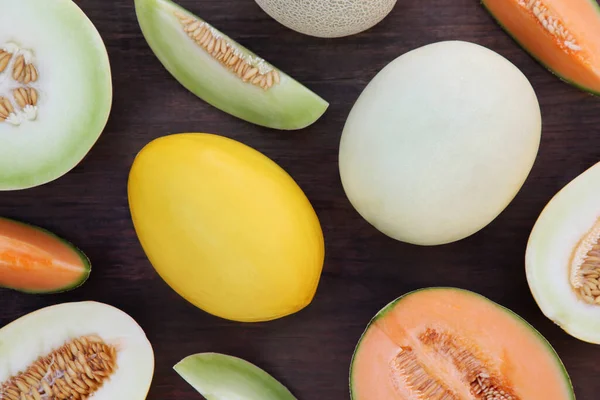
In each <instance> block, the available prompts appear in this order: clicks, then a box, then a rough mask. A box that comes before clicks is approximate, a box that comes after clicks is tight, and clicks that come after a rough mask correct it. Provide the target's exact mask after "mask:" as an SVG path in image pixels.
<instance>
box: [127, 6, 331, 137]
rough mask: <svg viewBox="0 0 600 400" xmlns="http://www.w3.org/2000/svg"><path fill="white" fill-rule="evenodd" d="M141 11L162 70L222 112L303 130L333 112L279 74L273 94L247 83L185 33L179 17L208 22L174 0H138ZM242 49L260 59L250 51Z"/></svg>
mask: <svg viewBox="0 0 600 400" xmlns="http://www.w3.org/2000/svg"><path fill="white" fill-rule="evenodd" d="M135 6H136V14H137V17H138V22H139V25H140V28H141V30H142V33H143V35H144V37H145V39H146V41H147V42H148V45H149V46H150V48H151V50H152V51H153V52H154V54H155V55H156V57H157V58H158V59H159V61H160V62H161V63H162V65H163V66H164V67H165V68H166V69H167V71H168V72H169V73H170V74H171V75H172V76H173V77H174V78H175V79H176V80H177V81H178V82H179V83H180V84H181V85H182V86H184V87H185V88H186V89H187V90H189V91H190V92H192V93H193V94H195V95H196V96H197V97H199V98H201V99H203V100H204V101H206V102H207V103H209V104H211V105H212V106H214V107H216V108H217V109H220V110H221V111H223V112H226V113H228V114H231V115H233V116H235V117H237V118H240V119H242V120H245V121H248V122H251V123H253V124H256V125H260V126H264V127H268V128H273V129H279V130H298V129H303V128H306V127H307V126H310V125H312V124H313V123H315V122H316V121H317V120H318V119H319V118H320V117H321V116H322V115H323V114H324V113H325V111H326V110H327V108H328V107H329V103H327V102H326V101H325V100H323V99H322V98H321V97H319V96H318V95H317V94H315V93H314V92H312V91H311V90H309V89H308V88H306V87H305V86H303V85H302V84H300V83H299V82H297V81H296V80H294V79H293V78H291V77H289V76H288V75H286V74H285V73H283V72H281V71H279V70H277V71H279V72H280V75H281V83H280V84H276V85H274V86H273V87H272V88H271V89H269V90H268V91H264V90H263V89H261V88H260V87H257V86H255V85H252V84H250V83H244V82H243V81H242V80H241V79H239V78H238V76H237V75H235V74H234V73H232V72H231V71H229V70H227V69H226V68H225V67H223V66H222V65H221V64H220V63H219V62H218V61H216V60H214V59H213V58H212V56H210V55H209V54H208V53H207V52H206V51H205V50H204V49H203V48H201V47H200V46H199V45H198V44H196V43H195V42H194V41H193V40H192V39H190V38H189V37H188V36H187V35H186V34H185V32H184V31H183V26H182V25H181V23H180V22H179V20H178V19H177V17H176V16H175V15H174V13H175V12H179V13H182V14H184V15H188V16H190V17H192V18H195V19H197V20H199V21H203V20H202V19H201V18H199V17H198V16H196V15H194V14H192V13H190V12H189V11H188V10H186V9H184V8H182V7H180V6H179V5H177V4H175V3H173V2H171V1H170V0H135ZM203 22H204V21H203ZM215 30H216V29H215ZM219 34H221V35H222V36H223V37H225V38H226V39H228V40H229V41H230V42H231V43H236V42H235V41H234V40H232V39H231V38H229V37H228V36H227V35H224V34H223V33H221V32H219ZM236 45H237V47H238V48H239V49H240V51H243V52H245V53H247V54H248V55H251V56H252V57H256V55H255V54H254V53H252V52H251V51H250V50H248V49H247V48H245V47H244V46H241V45H240V44H238V43H236Z"/></svg>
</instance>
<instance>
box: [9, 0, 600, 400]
mask: <svg viewBox="0 0 600 400" xmlns="http://www.w3.org/2000/svg"><path fill="white" fill-rule="evenodd" d="M78 4H80V6H81V7H82V8H83V10H84V11H85V12H86V13H87V14H88V16H89V17H90V19H91V20H92V21H93V22H94V23H95V24H96V26H97V27H98V29H99V31H100V33H101V34H102V36H103V37H104V39H105V41H106V45H107V47H108V51H109V54H110V59H111V62H112V69H113V78H114V88H115V92H114V104H113V111H112V115H111V118H110V121H109V124H108V126H107V128H106V130H105V132H104V134H103V136H102V138H101V139H100V141H99V142H98V143H97V145H96V146H95V147H94V148H93V150H92V151H91V152H90V154H89V155H88V157H87V158H86V159H85V160H84V161H83V162H82V163H81V164H80V165H79V166H78V167H77V168H75V169H74V170H73V171H72V172H71V173H69V174H68V175H66V176H65V177H63V178H61V179H60V180H58V181H55V182H53V183H51V184H48V185H45V186H43V187H39V188H36V189H31V190H26V191H21V192H10V193H1V194H0V215H3V216H7V217H12V218H16V219H21V220H24V221H27V222H31V223H34V224H37V225H41V226H43V227H45V228H48V229H50V230H52V231H54V232H56V233H57V234H59V235H61V236H64V237H65V238H68V239H70V240H71V241H73V242H75V243H76V244H77V245H78V246H80V247H81V248H82V249H83V250H84V251H85V252H86V253H87V254H88V255H89V256H90V258H91V259H92V262H93V265H94V270H93V274H92V277H91V279H90V281H89V282H88V283H87V284H86V285H85V286H84V287H83V288H81V289H79V290H76V291H74V292H71V293H68V294H63V295H57V296H30V295H24V294H19V293H15V292H12V291H1V292H0V293H1V299H2V303H1V306H0V325H4V324H6V323H8V322H10V321H12V320H14V319H16V318H18V317H20V316H22V315H24V314H26V313H28V312H31V311H34V310H36V309H38V308H40V307H43V306H48V305H52V304H56V303H61V302H66V301H79V300H98V301H103V302H107V303H109V304H112V305H115V306H117V307H120V308H122V309H123V310H124V311H126V312H128V313H130V314H131V315H132V316H133V317H134V318H135V319H137V320H138V321H139V323H140V324H141V325H142V326H143V328H144V329H145V330H146V332H147V334H148V336H149V338H150V340H151V341H152V343H153V345H154V348H155V352H156V375H155V378H154V383H153V386H152V389H151V392H150V395H149V399H151V400H152V399H154V400H163V399H178V400H187V399H190V400H191V399H199V396H198V394H197V393H196V392H195V391H194V390H193V389H192V388H191V387H189V386H188V385H187V384H186V383H185V382H184V381H183V380H182V379H180V378H179V377H178V376H177V375H176V374H175V372H174V371H173V370H172V366H173V365H174V364H175V363H176V362H177V361H179V360H180V359H181V358H183V357H185V356H187V355H189V354H192V353H197V352H205V351H215V352H223V353H227V354H231V355H235V356H238V357H243V358H245V359H247V360H249V361H251V362H254V363H256V364H258V365H260V366H261V367H263V368H265V369H266V370H268V371H269V372H271V373H272V374H273V375H274V376H275V377H277V378H278V379H280V380H281V381H282V382H283V383H285V384H286V385H288V386H289V388H290V389H291V390H292V391H293V392H294V393H295V394H296V395H297V396H298V398H299V399H327V400H343V399H347V398H349V394H348V367H349V362H350V358H351V356H352V352H353V349H354V346H355V344H356V342H357V340H358V338H359V336H360V334H361V333H362V331H363V329H364V327H365V325H366V324H367V322H368V321H369V319H370V318H371V317H372V316H373V315H374V314H375V313H376V312H377V311H378V310H379V309H380V308H381V307H383V306H384V305H385V304H387V303H388V302H389V301H391V300H392V299H394V298H396V297H398V296H399V295H402V294H404V293H406V292H407V291H410V290H413V289H416V288H420V287H425V286H437V285H450V286H458V287H462V288H466V289H470V290H474V291H477V292H479V293H481V294H483V295H485V296H488V297H490V298H491V299H492V300H495V301H497V302H499V303H501V304H503V305H505V306H507V307H509V308H511V309H513V310H514V311H516V312H517V313H519V314H520V315H521V316H523V317H524V318H526V319H527V320H528V321H529V322H530V323H532V324H533V325H534V326H535V327H537V328H538V329H539V330H540V331H541V332H542V333H543V334H544V335H545V336H546V337H547V338H548V339H549V340H550V342H551V343H552V345H554V346H555V348H556V350H557V351H558V353H559V354H560V356H561V357H562V359H563V360H564V362H565V364H566V367H567V368H568V370H569V372H570V374H571V377H572V379H573V382H574V385H575V389H576V393H577V395H578V398H580V399H584V400H585V399H595V398H598V395H597V393H599V391H600V381H599V380H598V379H597V376H598V374H599V373H600V364H598V363H597V360H598V359H599V358H600V347H598V346H594V345H590V344H585V343H583V342H579V341H577V340H575V339H573V338H571V337H569V336H568V335H566V334H565V333H564V332H562V331H561V330H560V329H559V328H558V327H556V326H554V325H553V324H552V323H551V322H550V321H548V320H547V319H546V318H545V317H544V316H543V315H542V314H541V312H540V311H539V309H538V307H537V306H536V304H535V303H534V301H533V298H532V296H531V295H530V292H529V289H528V286H527V282H526V280H525V273H524V262H523V260H524V253H525V245H526V241H527V238H528V235H529V232H530V230H531V228H532V227H533V224H534V222H535V220H536V218H537V216H538V214H539V212H540V211H541V210H542V208H543V207H544V205H545V204H546V202H547V201H548V200H549V199H550V198H551V197H552V196H553V195H554V193H555V192H556V191H557V190H559V189H560V188H561V187H562V186H563V185H565V184H566V183H567V182H569V181H570V180H571V179H572V178H574V177H575V176H577V175H578V174H579V173H581V172H583V171H584V170H585V169H587V168H588V167H590V166H591V165H592V164H594V163H595V162H597V161H598V160H600V128H598V127H599V126H600V113H599V112H598V109H599V107H600V99H598V98H593V97H591V96H589V95H587V94H585V93H583V92H580V91H578V90H577V89H574V88H572V87H570V86H568V85H566V84H563V83H562V82H560V81H559V80H558V79H556V78H555V77H554V76H552V75H551V74H550V73H548V72H547V71H546V70H545V69H544V68H542V67H541V66H540V65H539V64H537V63H536V62H535V61H534V60H532V59H531V58H530V57H529V56H528V55H527V54H526V53H525V52H524V51H523V50H521V49H520V48H519V47H518V46H517V45H516V44H515V42H513V41H512V40H511V39H510V38H509V37H508V36H507V35H506V34H505V33H504V32H503V31H502V30H501V29H500V28H499V27H498V26H497V25H496V24H495V22H494V21H493V20H492V19H491V17H490V16H489V15H488V14H487V13H486V11H485V10H484V9H483V8H482V7H481V6H480V5H479V3H478V2H477V1H476V0H427V1H416V0H399V2H398V5H397V6H396V8H395V10H394V11H393V12H392V14H391V15H390V16H389V17H388V18H387V19H385V20H384V21H383V22H382V23H381V24H379V25H378V26H377V27H375V28H373V29H371V30H369V31H368V32H365V33H362V34H359V35H356V36H353V37H348V38H342V39H332V40H327V39H317V38H311V37H308V36H303V35H301V34H298V33H295V32H293V31H290V30H288V29H286V28H284V27H282V26H280V25H279V24H278V23H277V22H275V21H273V20H272V19H270V18H269V17H268V16H267V15H266V14H265V13H263V12H262V11H261V10H260V8H259V7H258V6H257V5H256V4H255V3H254V1H252V0H181V1H180V4H182V5H183V6H185V7H188V8H189V9H190V10H192V11H194V12H196V13H197V14H198V15H200V16H202V17H203V18H205V19H207V20H208V21H209V22H211V23H213V24H214V25H215V26H216V27H218V28H220V29H222V30H223V31H224V32H227V33H228V34H229V35H230V36H231V37H233V38H236V39H238V40H239V42H240V43H242V44H244V45H246V46H248V47H249V48H251V49H253V50H254V51H255V52H257V53H258V54H261V55H262V56H263V57H265V58H267V59H268V60H270V61H271V62H272V63H274V64H275V65H277V66H279V67H280V68H281V69H283V70H284V71H286V72H287V73H289V74H290V75H292V76H294V77H295V78H297V79H298V80H299V81H301V82H303V83H305V84H306V85H307V86H309V87H310V88H311V89H313V90H315V91H316V92H317V93H319V94H321V95H322V96H323V97H324V98H326V99H327V100H329V101H330V102H331V108H330V109H329V111H328V112H327V114H326V115H325V116H324V117H323V118H322V119H321V120H320V121H318V122H317V123H316V124H315V125H313V126H312V127H310V128H308V129H305V130H303V131H300V132H294V133H285V132H277V131H272V130H268V129H263V128H260V127H257V126H253V125H250V124H247V123H245V122H244V121H240V120H237V119H235V118H233V117H231V116H229V115H227V114H224V113H222V112H220V111H218V110H216V109H214V108H212V107H211V106H209V105H207V104H206V103H204V102H203V101H201V100H199V99H197V98H196V97H195V96H193V95H192V94H191V93H189V92H187V91H186V90H185V89H184V88H183V87H181V86H180V85H179V84H178V83H177V82H176V81H175V80H174V79H173V78H172V77H171V76H170V75H169V74H168V73H167V72H166V70H165V69H164V68H163V67H162V66H161V65H160V63H159V62H158V60H157V59H156V58H155V57H154V55H153V54H152V53H151V51H150V49H149V47H148V46H147V44H146V42H145V41H144V39H143V37H142V34H141V32H140V29H139V27H138V24H137V21H136V17H135V11H134V6H133V1H132V0H112V1H102V0H81V1H79V2H78ZM449 39H460V40H467V41H472V42H475V43H479V44H481V45H484V46H487V47H489V48H491V49H493V50H495V51H497V52H498V53H500V54H502V55H503V56H505V57H507V58H508V59H509V60H510V61H512V62H513V63H514V64H515V65H517V66H518V67H519V68H520V69H521V70H522V71H523V72H524V73H525V74H526V75H527V77H528V78H529V79H530V80H531V82H532V83H533V85H534V88H535V90H536V92H537V94H538V95H539V99H540V103H541V106H542V112H543V118H544V123H543V140H542V146H541V149H540V153H539V157H538V159H537V161H536V164H535V166H534V169H533V171H532V173H531V175H530V177H529V179H528V180H527V182H526V185H525V186H524V188H523V190H522V191H521V192H520V193H519V195H518V196H517V198H516V199H515V200H514V202H513V203H512V204H511V205H510V206H509V207H508V208H507V209H506V211H505V212H504V213H502V214H501V215H500V216H499V217H498V218H497V219H496V220H495V221H494V222H493V223H492V224H491V225H489V226H488V227H487V228H485V229H484V230H483V231H481V232H479V233H478V234H476V235H474V236H472V237H470V238H468V239H465V240H463V241H461V242H458V243H454V244H451V245H445V246H440V247H433V248H421V247H417V246H411V245H406V244H402V243H398V242H395V241H393V240H391V239H388V238H386V237H385V236H383V235H382V234H380V233H378V232H377V231H375V230H374V228H372V227H371V226H369V225H368V224H367V223H366V222H365V221H363V220H362V219H361V218H360V217H359V215H358V214H357V213H356V212H355V211H354V210H353V209H352V207H351V205H350V203H349V202H348V201H347V199H346V197H345V195H344V192H343V190H342V186H341V183H340V179H339V174H338V167H337V150H338V144H339V139H340V135H341V132H342V128H343V125H344V121H345V118H346V116H347V115H348V113H349V111H350V108H351V107H352V104H353V103H354V101H355V100H356V98H357V96H358V95H359V94H360V93H361V91H362V90H363V88H364V87H365V85H366V84H367V83H368V82H369V80H370V79H371V78H373V76H374V75H375V74H376V73H377V72H378V71H379V70H380V69H381V68H383V67H384V66H385V65H386V64H387V63H388V62H390V61H392V60H393V59H395V58H396V57H398V56H400V55H401V54H403V53H405V52H406V51H408V50H411V49H413V48H415V47H418V46H422V45H425V44H429V43H431V42H435V41H440V40H449ZM185 131H200V132H210V133H217V134H221V135H225V136H228V137H232V138H234V139H237V140H240V141H242V142H244V143H246V144H248V145H250V146H252V147H254V148H256V149H258V150H260V151H262V152H263V153H265V154H266V155H267V156H269V157H271V158H273V159H274V160H275V161H276V162H278V163H279V164H280V165H281V166H282V167H283V168H285V169H286V170H287V171H289V173H290V174H291V175H292V176H293V177H294V178H295V179H296V181H297V182H298V183H299V184H300V186H301V187H302V188H303V189H304V190H305V192H306V194H307V195H308V197H309V198H310V200H311V201H312V203H313V204H314V206H315V208H316V210H317V212H318V215H319V217H320V218H321V221H322V224H323V229H324V232H325V237H326V245H327V259H326V265H325V270H324V273H323V278H322V282H321V285H320V288H319V291H318V294H317V296H316V298H315V300H314V303H313V304H312V305H311V306H310V307H309V308H307V309H306V310H304V311H302V312H300V313H299V314H296V315H294V316H291V317H288V318H285V319H282V320H278V321H274V322H270V323H261V324H254V325H244V324H239V323H233V322H227V321H223V320H220V319H217V318H214V317H211V316H209V315H207V314H205V313H203V312H202V311H199V310H197V309H195V308H194V307H193V306H191V305H189V304H188V303H186V302H185V301H184V300H183V299H181V298H180V297H179V296H177V295H176V294H175V293H174V292H172V291H171V290H170V289H169V288H168V287H167V286H166V285H165V284H164V283H163V282H162V280H161V279H160V278H159V277H158V275H157V274H156V273H155V272H154V270H153V268H152V267H151V265H150V264H149V262H148V261H147V259H146V257H145V255H144V253H143V252H142V249H141V247H140V245H139V243H138V241H137V238H136V236H135V233H134V231H133V227H132V223H131V220H130V216H129V210H128V204H127V192H126V182H127V175H128V171H129V168H130V166H131V163H132V161H133V159H134V156H135V155H136V153H137V152H138V151H139V150H140V149H141V148H142V147H143V146H144V145H145V144H146V143H148V142H149V141H150V140H152V139H154V138H157V137H159V136H162V135H166V134H170V133H177V132H185ZM540 384H543V383H541V382H540Z"/></svg>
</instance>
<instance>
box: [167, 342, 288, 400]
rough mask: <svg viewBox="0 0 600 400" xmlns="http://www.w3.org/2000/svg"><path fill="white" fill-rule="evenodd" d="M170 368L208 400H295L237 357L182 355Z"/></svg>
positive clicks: (263, 372) (270, 378)
mask: <svg viewBox="0 0 600 400" xmlns="http://www.w3.org/2000/svg"><path fill="white" fill-rule="evenodd" d="M173 368H174V370H175V371H176V372H177V373H178V374H179V375H180V376H181V377H182V378H183V379H184V380H185V381H186V382H188V383H189V384H190V385H191V386H192V387H193V388H194V389H196V390H197V391H198V392H199V393H200V394H201V395H202V396H204V397H206V398H207V399H210V400H229V399H245V400H296V398H295V397H294V395H293V394H292V393H291V392H290V391H289V390H288V389H287V388H286V387H285V386H283V385H282V384H281V383H280V382H279V381H277V380H276V379H275V378H273V377H272V376H271V375H270V374H268V373H267V372H266V371H264V370H263V369H261V368H259V367H257V366H255V365H254V364H251V363H249V362H247V361H245V360H242V359H240V358H237V357H232V356H228V355H224V354H218V353H201V354H195V355H191V356H189V357H186V358H184V359H183V360H181V361H180V362H179V363H177V364H176V365H175V366H174V367H173Z"/></svg>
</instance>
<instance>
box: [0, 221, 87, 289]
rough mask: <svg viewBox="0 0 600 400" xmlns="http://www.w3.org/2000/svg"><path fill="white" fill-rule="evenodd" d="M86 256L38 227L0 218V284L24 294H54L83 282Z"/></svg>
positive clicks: (84, 279) (85, 275)
mask: <svg viewBox="0 0 600 400" xmlns="http://www.w3.org/2000/svg"><path fill="white" fill-rule="evenodd" d="M90 272H91V264H90V260H89V259H88V257H87V256H86V255H85V254H84V253H83V252H82V251H81V250H79V249H78V248H76V247H75V246H73V245H72V244H71V243H69V242H67V241H66V240H64V239H61V238H59V237H58V236H56V235H54V234H53V233H51V232H48V231H47V230H45V229H42V228H39V227H37V226H32V225H29V224H24V223H22V222H18V221H14V220H11V219H8V218H0V287H4V288H9V289H15V290H18V291H22V292H27V293H57V292H64V291H67V290H73V289H75V288H77V287H79V286H81V285H83V284H84V283H85V281H87V279H88V277H89V276H90Z"/></svg>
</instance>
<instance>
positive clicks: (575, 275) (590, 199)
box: [525, 163, 600, 344]
mask: <svg viewBox="0 0 600 400" xmlns="http://www.w3.org/2000/svg"><path fill="white" fill-rule="evenodd" d="M525 264H526V271H527V281H528V283H529V287H530V289H531V292H532V293H533V297H534V298H535V300H536V302H537V304H538V305H539V307H540V309H541V310H542V312H543V313H544V315H546V316H547V317H548V318H549V319H551V320H552V321H554V322H555V323H556V324H557V325H559V326H560V327H561V328H562V329H563V330H565V332H567V333H568V334H570V335H572V336H574V337H576V338H578V339H580V340H583V341H586V342H591V343H596V344H600V163H597V164H595V165H594V166H592V167H590V168H589V169H588V170H586V171H584V172H583V173H582V174H580V175H579V176H577V177H576V178H574V179H573V180H572V181H571V182H569V184H567V185H566V186H565V187H564V188H562V189H561V190H560V191H559V192H558V193H557V194H556V195H555V196H554V197H553V198H552V199H551V200H550V201H549V203H548V204H547V205H546V207H545V208H544V210H543V211H542V213H541V214H540V216H539V218H538V220H537V221H536V223H535V226H534V227H533V230H532V232H531V235H530V237H529V241H528V243H527V252H526V254H525Z"/></svg>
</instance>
